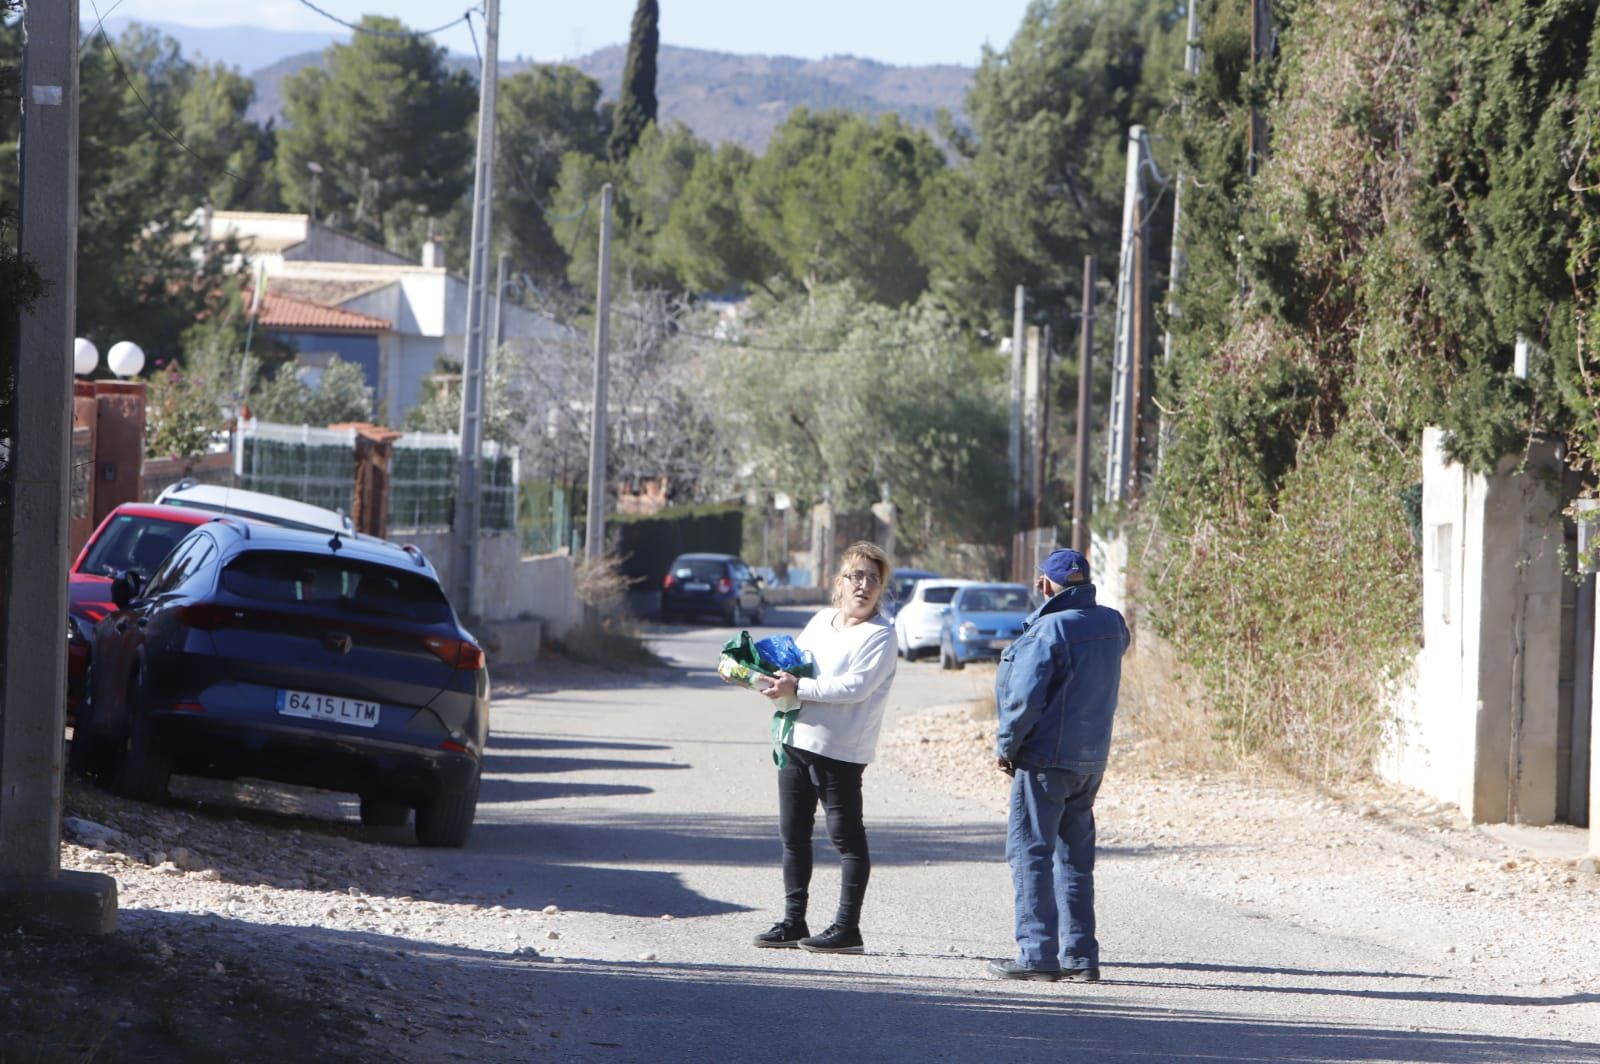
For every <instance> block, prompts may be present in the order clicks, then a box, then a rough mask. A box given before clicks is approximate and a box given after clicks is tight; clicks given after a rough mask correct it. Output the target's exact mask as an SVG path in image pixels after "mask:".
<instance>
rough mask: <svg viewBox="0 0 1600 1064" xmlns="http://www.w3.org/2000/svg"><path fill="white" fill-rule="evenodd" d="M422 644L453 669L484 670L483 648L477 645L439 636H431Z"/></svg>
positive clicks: (464, 640) (463, 640)
mask: <svg viewBox="0 0 1600 1064" xmlns="http://www.w3.org/2000/svg"><path fill="white" fill-rule="evenodd" d="M422 642H423V644H424V645H425V646H426V647H427V648H428V649H429V650H431V651H433V652H434V654H436V655H437V656H438V658H439V660H440V661H442V662H444V663H445V664H446V665H449V666H450V667H451V668H453V669H465V670H466V671H468V672H472V671H474V670H476V669H481V668H483V648H482V647H480V646H479V645H478V644H476V643H473V642H470V641H468V640H466V639H447V638H445V637H444V636H437V635H430V636H428V637H427V638H426V639H424V640H423V641H422Z"/></svg>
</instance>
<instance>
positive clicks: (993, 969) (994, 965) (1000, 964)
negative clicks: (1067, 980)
mask: <svg viewBox="0 0 1600 1064" xmlns="http://www.w3.org/2000/svg"><path fill="white" fill-rule="evenodd" d="M989 974H990V975H993V976H994V977H995V978H996V979H1031V980H1033V981H1034V982H1037V983H1053V982H1055V981H1056V980H1057V979H1060V978H1061V975H1062V973H1061V972H1058V971H1055V970H1054V969H1045V968H1029V967H1028V966H1027V965H1025V964H1018V963H1017V962H1016V961H990V962H989Z"/></svg>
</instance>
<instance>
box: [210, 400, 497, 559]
mask: <svg viewBox="0 0 1600 1064" xmlns="http://www.w3.org/2000/svg"><path fill="white" fill-rule="evenodd" d="M458 461H459V445H458V442H457V437H455V436H453V435H449V434H445V433H408V434H407V435H405V436H402V437H401V438H400V439H399V440H397V441H396V442H395V447H394V454H393V456H392V458H391V460H390V463H389V531H390V533H391V534H393V533H396V532H436V531H443V530H446V529H448V528H449V527H450V524H451V520H452V518H453V517H454V507H455V490H456V470H457V463H458ZM234 467H235V471H236V472H237V474H238V485H239V487H241V488H249V489H250V490H251V491H264V492H268V493H270V494H272V495H280V496H282V497H284V498H286V499H298V500H299V501H301V502H307V503H311V504H313V505H316V506H323V507H326V508H328V509H330V510H340V511H346V512H347V511H349V509H350V501H351V493H352V491H353V490H354V478H355V431H354V430H351V429H318V428H311V427H309V426H290V425H271V424H266V423H262V422H250V423H247V424H246V425H245V427H244V428H243V429H242V431H241V432H240V433H239V436H238V438H237V440H236V443H235V453H234ZM480 469H481V480H482V492H483V512H482V516H481V517H480V519H479V521H480V525H481V527H482V529H483V530H484V531H486V532H503V531H511V530H514V529H515V528H516V527H517V452H516V451H515V450H514V449H510V448H501V447H500V446H499V445H498V444H494V443H488V444H485V445H484V448H483V462H482V465H481V467H480Z"/></svg>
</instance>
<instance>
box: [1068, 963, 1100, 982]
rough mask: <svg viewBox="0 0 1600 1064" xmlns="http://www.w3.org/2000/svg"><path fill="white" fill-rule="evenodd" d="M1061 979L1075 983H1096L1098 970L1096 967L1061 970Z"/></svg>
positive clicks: (1098, 976)
mask: <svg viewBox="0 0 1600 1064" xmlns="http://www.w3.org/2000/svg"><path fill="white" fill-rule="evenodd" d="M1061 978H1063V979H1067V980H1070V981H1072V982H1075V983H1098V982H1099V981H1100V969H1099V968H1098V967H1095V968H1063V969H1061Z"/></svg>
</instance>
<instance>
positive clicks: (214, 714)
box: [73, 518, 489, 846]
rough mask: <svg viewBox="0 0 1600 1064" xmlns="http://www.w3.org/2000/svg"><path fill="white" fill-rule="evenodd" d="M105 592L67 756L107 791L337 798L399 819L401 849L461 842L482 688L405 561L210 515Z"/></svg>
mask: <svg viewBox="0 0 1600 1064" xmlns="http://www.w3.org/2000/svg"><path fill="white" fill-rule="evenodd" d="M141 584H142V586H141ZM112 595H113V599H114V601H115V602H116V605H117V609H116V610H115V611H114V612H112V613H110V614H109V615H107V616H106V617H105V618H104V619H103V620H102V621H101V622H100V623H99V624H98V625H97V626H96V628H95V651H94V660H95V663H96V664H95V669H94V684H95V696H94V699H93V702H92V703H91V705H90V708H89V713H88V717H87V719H86V720H82V721H81V722H80V726H79V730H80V731H81V732H82V735H81V737H80V736H79V735H77V734H75V735H74V740H73V741H74V743H77V742H84V743H87V744H89V746H88V748H87V750H86V751H85V753H84V755H83V756H82V757H80V758H79V759H78V760H79V763H81V764H85V765H87V766H91V767H92V769H93V770H94V771H97V772H99V773H100V774H101V775H103V776H104V777H105V778H107V779H108V780H109V781H110V782H111V784H112V786H113V787H115V788H116V789H117V790H119V791H121V792H122V793H123V794H125V795H127V796H129V797H133V798H139V799H144V800H148V801H159V800H161V799H162V798H163V797H164V796H165V795H166V792H167V784H168V779H169V777H170V776H171V774H172V773H174V772H180V773H190V774H196V775H209V776H217V777H222V778H233V777H236V776H254V777H259V778H263V779H270V780H277V781H280V782H284V783H293V784H299V785H302V786H310V787H321V788H326V789H329V790H336V791H349V792H353V793H355V794H357V795H359V796H360V799H361V819H362V821H363V822H364V823H368V824H374V825H384V826H399V825H401V824H404V823H405V821H406V818H407V817H408V815H409V814H410V812H411V811H412V810H413V809H414V810H415V811H416V835H417V841H418V842H420V843H422V844H424V845H431V846H461V845H463V844H464V843H465V842H466V840H467V836H468V834H469V832H470V831H471V829H472V821H473V818H474V815H475V812H476V808H477V800H478V781H479V766H480V759H481V758H482V756H483V748H484V744H485V742H487V740H488V734H489V677H488V672H487V670H486V669H485V666H484V655H483V650H482V649H481V648H480V647H479V645H478V643H477V642H476V641H475V640H474V639H473V638H472V636H471V634H470V633H468V632H467V631H466V629H464V628H463V627H462V626H461V623H460V622H459V621H458V620H457V618H456V615H455V611H454V610H453V609H452V608H451V606H450V603H449V601H448V600H447V599H446V598H445V594H444V591H443V589H441V587H440V586H439V580H438V577H437V575H436V574H435V573H434V570H433V567H432V566H431V565H430V564H429V563H428V561H427V559H426V558H424V557H423V556H422V554H421V552H420V551H417V550H416V549H415V548H411V547H400V546H397V545H395V544H392V543H388V542H385V541H382V540H375V539H370V538H366V537H362V538H360V539H358V538H356V537H354V536H349V535H345V534H340V533H333V534H329V533H328V532H311V531H299V530H294V529H287V528H275V527H270V526H265V525H260V524H253V523H249V522H246V521H243V520H240V519H237V518H219V519H217V520H215V521H211V522H209V523H207V524H203V525H200V526H198V527H196V528H195V529H194V530H193V531H191V532H190V533H189V534H188V535H187V536H185V537H184V538H183V539H182V540H181V541H180V542H179V543H178V545H177V546H176V547H174V548H173V551H172V553H171V554H169V555H168V556H167V558H166V560H165V561H164V562H162V563H161V565H160V567H159V568H157V569H156V571H155V572H154V573H152V574H151V576H150V579H149V581H148V582H147V583H142V582H141V581H140V580H139V579H138V577H137V576H133V577H128V576H124V577H120V578H119V579H118V580H117V581H115V582H114V583H113V586H112Z"/></svg>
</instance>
